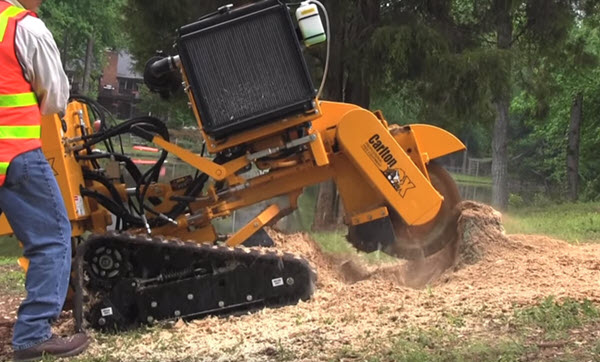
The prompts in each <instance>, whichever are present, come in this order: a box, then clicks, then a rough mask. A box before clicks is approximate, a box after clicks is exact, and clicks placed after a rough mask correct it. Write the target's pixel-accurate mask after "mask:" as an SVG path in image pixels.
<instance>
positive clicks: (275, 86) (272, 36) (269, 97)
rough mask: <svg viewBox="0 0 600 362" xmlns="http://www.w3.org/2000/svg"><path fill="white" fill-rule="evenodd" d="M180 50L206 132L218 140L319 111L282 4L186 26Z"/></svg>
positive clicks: (256, 6)
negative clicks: (315, 108) (262, 125)
mask: <svg viewBox="0 0 600 362" xmlns="http://www.w3.org/2000/svg"><path fill="white" fill-rule="evenodd" d="M178 48H179V53H180V57H181V61H182V64H183V68H184V70H185V73H186V76H187V78H188V82H189V84H190V86H191V90H192V92H193V96H194V101H195V103H196V108H197V110H198V113H199V115H200V118H201V121H202V127H203V129H204V130H205V132H206V133H208V134H209V135H211V136H213V137H215V138H223V137H225V136H227V135H230V134H232V133H236V132H240V131H243V130H246V129H249V128H252V127H255V126H257V125H259V124H264V123H267V122H272V121H274V120H277V119H280V118H283V117H286V116H289V115H293V114H299V113H302V112H306V111H308V110H311V109H313V108H314V99H315V94H316V92H315V89H314V86H313V84H312V81H311V78H310V74H309V72H308V69H307V66H306V63H305V60H304V57H303V55H302V50H301V48H300V44H299V42H298V38H297V36H296V33H295V28H294V26H293V23H292V20H291V17H290V14H289V11H288V9H287V7H286V6H285V5H283V4H282V3H280V2H279V1H274V0H266V1H261V2H258V3H254V4H252V5H248V6H245V7H242V8H238V9H233V10H230V11H228V12H224V13H222V14H216V15H214V16H211V17H209V18H207V19H203V20H199V21H197V22H195V23H192V24H189V25H186V26H184V27H182V28H181V29H180V30H179V39H178Z"/></svg>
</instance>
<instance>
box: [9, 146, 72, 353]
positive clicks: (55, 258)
mask: <svg viewBox="0 0 600 362" xmlns="http://www.w3.org/2000/svg"><path fill="white" fill-rule="evenodd" d="M0 209H1V211H2V212H4V213H5V214H6V217H7V219H8V222H9V223H10V225H11V227H12V229H13V231H14V233H15V236H16V237H17V238H18V239H19V241H21V243H23V255H24V256H25V257H26V258H28V259H29V270H28V271H27V277H26V280H25V289H26V290H27V297H26V298H25V300H24V301H23V302H22V303H21V306H20V307H19V311H18V315H17V322H16V323H15V327H14V331H13V349H15V350H22V349H26V348H29V347H32V346H35V345H36V344H39V343H42V342H44V341H46V340H47V339H49V338H50V337H51V336H52V332H51V329H50V323H51V322H52V321H53V320H55V319H56V318H58V316H59V314H60V311H61V310H62V306H63V303H64V301H65V297H66V294H67V289H68V286H69V274H70V270H71V224H70V222H69V218H68V216H67V211H66V209H65V205H64V202H63V199H62V196H61V192H60V189H59V188H58V184H57V182H56V179H55V178H54V173H53V171H52V168H50V165H48V162H47V161H46V158H45V157H44V154H43V152H42V151H41V149H39V148H38V149H35V150H33V151H29V152H25V153H23V154H21V155H19V156H17V157H15V158H14V159H13V160H12V162H11V163H10V166H9V168H8V171H7V175H6V181H5V182H4V185H3V186H2V187H0Z"/></svg>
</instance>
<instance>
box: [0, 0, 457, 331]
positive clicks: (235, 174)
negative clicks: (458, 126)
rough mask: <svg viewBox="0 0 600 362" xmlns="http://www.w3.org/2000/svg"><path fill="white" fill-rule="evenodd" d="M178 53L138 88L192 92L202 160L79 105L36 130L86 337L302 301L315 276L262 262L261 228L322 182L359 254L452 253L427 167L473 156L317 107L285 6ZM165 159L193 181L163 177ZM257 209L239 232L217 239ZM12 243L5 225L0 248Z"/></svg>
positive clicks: (193, 27) (437, 184)
mask: <svg viewBox="0 0 600 362" xmlns="http://www.w3.org/2000/svg"><path fill="white" fill-rule="evenodd" d="M223 39H229V40H231V39H234V41H223ZM174 40H175V43H176V48H175V49H176V51H177V53H178V54H177V55H172V56H168V57H165V56H159V57H154V58H152V59H151V60H149V61H148V63H147V65H146V70H145V72H144V79H145V82H146V85H147V86H148V87H149V88H150V90H152V91H154V92H157V93H159V94H161V95H162V96H169V95H171V94H172V93H173V92H174V91H175V90H176V89H177V87H178V86H180V85H181V83H182V82H183V83H184V84H185V91H186V93H187V96H188V97H189V101H190V105H191V108H192V111H193V112H194V115H195V118H196V121H197V125H198V128H199V130H198V133H199V135H198V136H199V138H201V139H202V142H201V143H202V145H198V146H197V147H194V148H193V149H188V148H184V147H181V146H180V145H177V144H175V143H173V142H171V141H170V132H169V130H168V129H167V127H166V126H165V123H164V122H162V121H161V120H159V119H157V118H154V117H150V116H141V117H136V118H132V119H130V120H127V121H123V122H120V123H117V122H116V121H114V120H113V118H112V116H111V115H110V112H108V111H107V110H106V109H105V108H104V107H102V106H101V105H99V104H98V103H97V102H95V101H93V100H91V99H88V98H85V97H77V96H74V97H72V99H71V101H70V103H69V105H68V108H67V111H66V114H65V116H64V117H63V118H62V119H61V118H59V117H58V116H49V117H44V118H43V120H42V128H43V132H42V144H43V151H44V153H45V155H46V158H47V159H48V161H49V162H50V164H51V165H52V168H53V170H54V172H55V175H56V179H57V181H58V183H59V186H60V189H61V192H62V196H63V199H64V201H65V206H66V209H67V213H68V216H69V219H70V220H71V224H72V235H73V246H74V248H73V249H74V250H77V253H76V255H75V257H74V263H73V266H74V267H73V278H72V279H73V283H72V284H73V288H72V289H73V290H72V292H71V293H70V296H69V298H71V299H72V300H73V302H74V303H73V304H74V306H75V316H76V317H77V320H78V323H77V325H78V326H79V327H85V326H86V325H91V326H92V327H94V328H97V329H101V330H123V329H128V328H131V327H135V326H138V325H140V324H148V323H154V322H156V321H161V320H170V319H176V318H186V319H187V318H195V317H201V316H205V315H223V314H231V313H238V312H241V311H248V310H255V309H257V308H263V307H275V306H281V305H289V304H294V303H297V302H298V301H299V300H306V299H309V298H310V296H311V295H312V293H313V290H314V284H315V278H316V276H315V273H314V271H313V270H312V269H311V268H310V266H309V264H308V262H307V261H306V260H304V259H302V257H301V256H294V255H290V254H283V253H280V252H278V251H277V250H276V249H269V248H267V247H268V246H272V245H273V241H272V240H271V239H270V238H269V236H268V234H267V233H266V232H265V231H264V230H263V228H264V227H265V226H269V225H272V224H274V223H276V222H277V221H278V220H279V219H281V218H282V217H284V216H286V215H288V214H290V213H291V212H293V211H294V210H296V209H297V207H298V197H299V196H300V195H301V194H302V192H303V190H304V188H306V187H308V186H311V185H316V184H319V183H322V182H325V181H329V180H333V181H334V182H335V185H336V187H337V190H338V192H339V196H340V200H341V202H342V204H343V209H344V212H345V218H344V222H345V224H346V225H347V226H348V241H349V242H350V243H351V244H352V245H353V246H354V247H355V248H356V249H358V250H361V251H365V252H371V251H375V250H381V251H383V252H386V253H388V254H390V255H393V256H397V257H400V258H408V259H415V258H423V257H427V256H429V255H432V254H434V253H436V252H438V251H439V250H441V249H443V248H444V246H445V245H447V244H448V243H449V242H451V241H453V240H455V239H456V222H457V214H456V210H455V205H456V204H457V203H458V202H459V200H460V196H459V193H458V190H457V188H456V184H455V183H454V181H453V180H452V178H451V177H450V176H449V174H448V173H447V172H446V171H445V170H444V169H443V167H442V166H441V165H440V164H438V163H436V162H435V161H434V160H435V159H438V158H440V157H442V156H445V155H448V154H451V153H454V152H458V151H462V150H464V149H465V146H464V145H463V144H462V143H461V142H460V141H459V140H458V139H457V138H456V137H455V136H453V135H452V134H450V133H449V132H446V131H444V130H442V129H440V128H437V127H435V126H431V125H426V124H408V125H402V126H400V125H390V124H388V122H387V120H386V119H385V117H384V115H383V114H382V113H381V112H378V111H375V112H372V111H369V110H366V109H363V108H361V107H358V106H356V105H352V104H346V103H338V102H330V101H325V100H321V99H319V98H318V97H317V92H316V91H315V87H314V85H313V84H312V79H311V76H310V73H309V69H308V67H307V64H306V62H305V60H304V57H303V52H302V47H301V46H300V43H299V40H298V38H297V33H296V31H295V23H294V21H293V20H292V18H291V16H290V9H288V7H287V6H286V5H285V4H283V3H281V2H280V1H277V0H263V1H259V2H255V3H253V4H251V5H247V6H243V7H240V8H230V7H224V8H222V9H221V10H220V11H217V12H215V13H213V14H209V15H208V16H205V17H202V18H200V19H199V20H198V21H196V22H194V23H192V24H188V25H186V26H183V27H182V28H180V29H179V31H178V32H177V34H174ZM130 135H134V136H136V138H135V139H136V140H138V143H141V144H142V145H140V146H144V147H138V149H141V150H143V149H158V150H159V152H158V153H152V156H151V157H153V158H152V160H153V164H151V165H147V166H139V165H138V164H136V163H135V162H134V159H133V158H132V155H131V154H130V153H131V152H129V151H128V150H127V148H126V147H124V146H123V144H122V142H121V138H122V137H123V136H127V137H129V136H130ZM148 146H149V147H148ZM137 157H139V156H137ZM167 158H169V160H176V159H178V160H180V162H183V163H185V164H187V165H189V166H191V168H192V169H193V170H194V171H193V172H191V173H190V174H189V175H182V176H180V177H176V178H174V179H169V178H166V177H161V169H163V167H164V166H165V161H166V160H167ZM151 163H152V162H151ZM249 171H252V172H249ZM258 203H261V205H264V206H263V208H262V209H261V210H259V211H258V212H257V213H256V214H255V215H251V217H253V218H252V219H251V220H250V221H249V222H248V223H247V224H246V225H245V226H243V227H241V228H239V229H238V230H236V231H235V232H233V233H231V234H226V233H223V232H222V231H219V230H218V229H217V228H216V227H215V226H214V224H215V221H216V220H219V219H225V218H229V217H231V216H232V215H233V213H234V212H236V211H237V210H241V209H244V208H246V207H248V206H252V205H256V204H258ZM109 230H112V231H109ZM11 233H12V230H11V229H10V226H9V225H8V223H7V221H6V219H5V216H4V215H2V216H1V217H0V235H5V234H11ZM89 235H92V236H89ZM181 240H185V242H183V241H181ZM250 245H255V246H256V247H252V248H247V246H250ZM20 264H21V265H22V266H23V267H24V269H27V260H26V259H23V258H22V259H21V260H20Z"/></svg>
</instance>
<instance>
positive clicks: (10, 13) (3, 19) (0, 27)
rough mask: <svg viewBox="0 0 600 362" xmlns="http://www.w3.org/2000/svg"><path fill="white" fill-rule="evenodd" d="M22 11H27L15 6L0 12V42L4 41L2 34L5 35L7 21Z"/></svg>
mask: <svg viewBox="0 0 600 362" xmlns="http://www.w3.org/2000/svg"><path fill="white" fill-rule="evenodd" d="M24 11H27V10H25V9H21V8H18V7H16V6H9V7H8V8H6V10H4V11H3V12H2V14H0V42H1V41H3V40H4V33H6V27H7V26H8V19H10V18H12V17H15V16H17V15H19V14H21V13H22V12H24Z"/></svg>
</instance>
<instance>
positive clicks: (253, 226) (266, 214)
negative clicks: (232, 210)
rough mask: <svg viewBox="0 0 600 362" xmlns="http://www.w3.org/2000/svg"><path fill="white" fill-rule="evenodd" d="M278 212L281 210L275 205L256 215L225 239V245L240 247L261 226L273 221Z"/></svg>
mask: <svg viewBox="0 0 600 362" xmlns="http://www.w3.org/2000/svg"><path fill="white" fill-rule="evenodd" d="M280 212H281V210H280V209H279V206H277V205H276V204H273V205H271V206H269V207H267V208H266V209H265V210H264V211H262V212H261V213H260V214H258V216H256V217H255V218H254V219H252V220H250V222H249V223H247V224H246V225H245V226H244V227H242V228H241V229H239V230H238V231H237V232H236V233H235V234H233V235H232V236H231V237H230V238H229V239H227V241H226V242H225V245H227V246H232V247H233V246H238V245H241V244H242V243H243V242H244V241H246V240H248V238H249V237H251V236H252V235H254V234H255V233H256V232H257V231H258V230H260V229H262V227H263V226H265V225H267V224H268V223H269V222H270V221H271V220H273V219H274V218H275V217H276V216H277V215H278V214H279V213H280Z"/></svg>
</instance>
